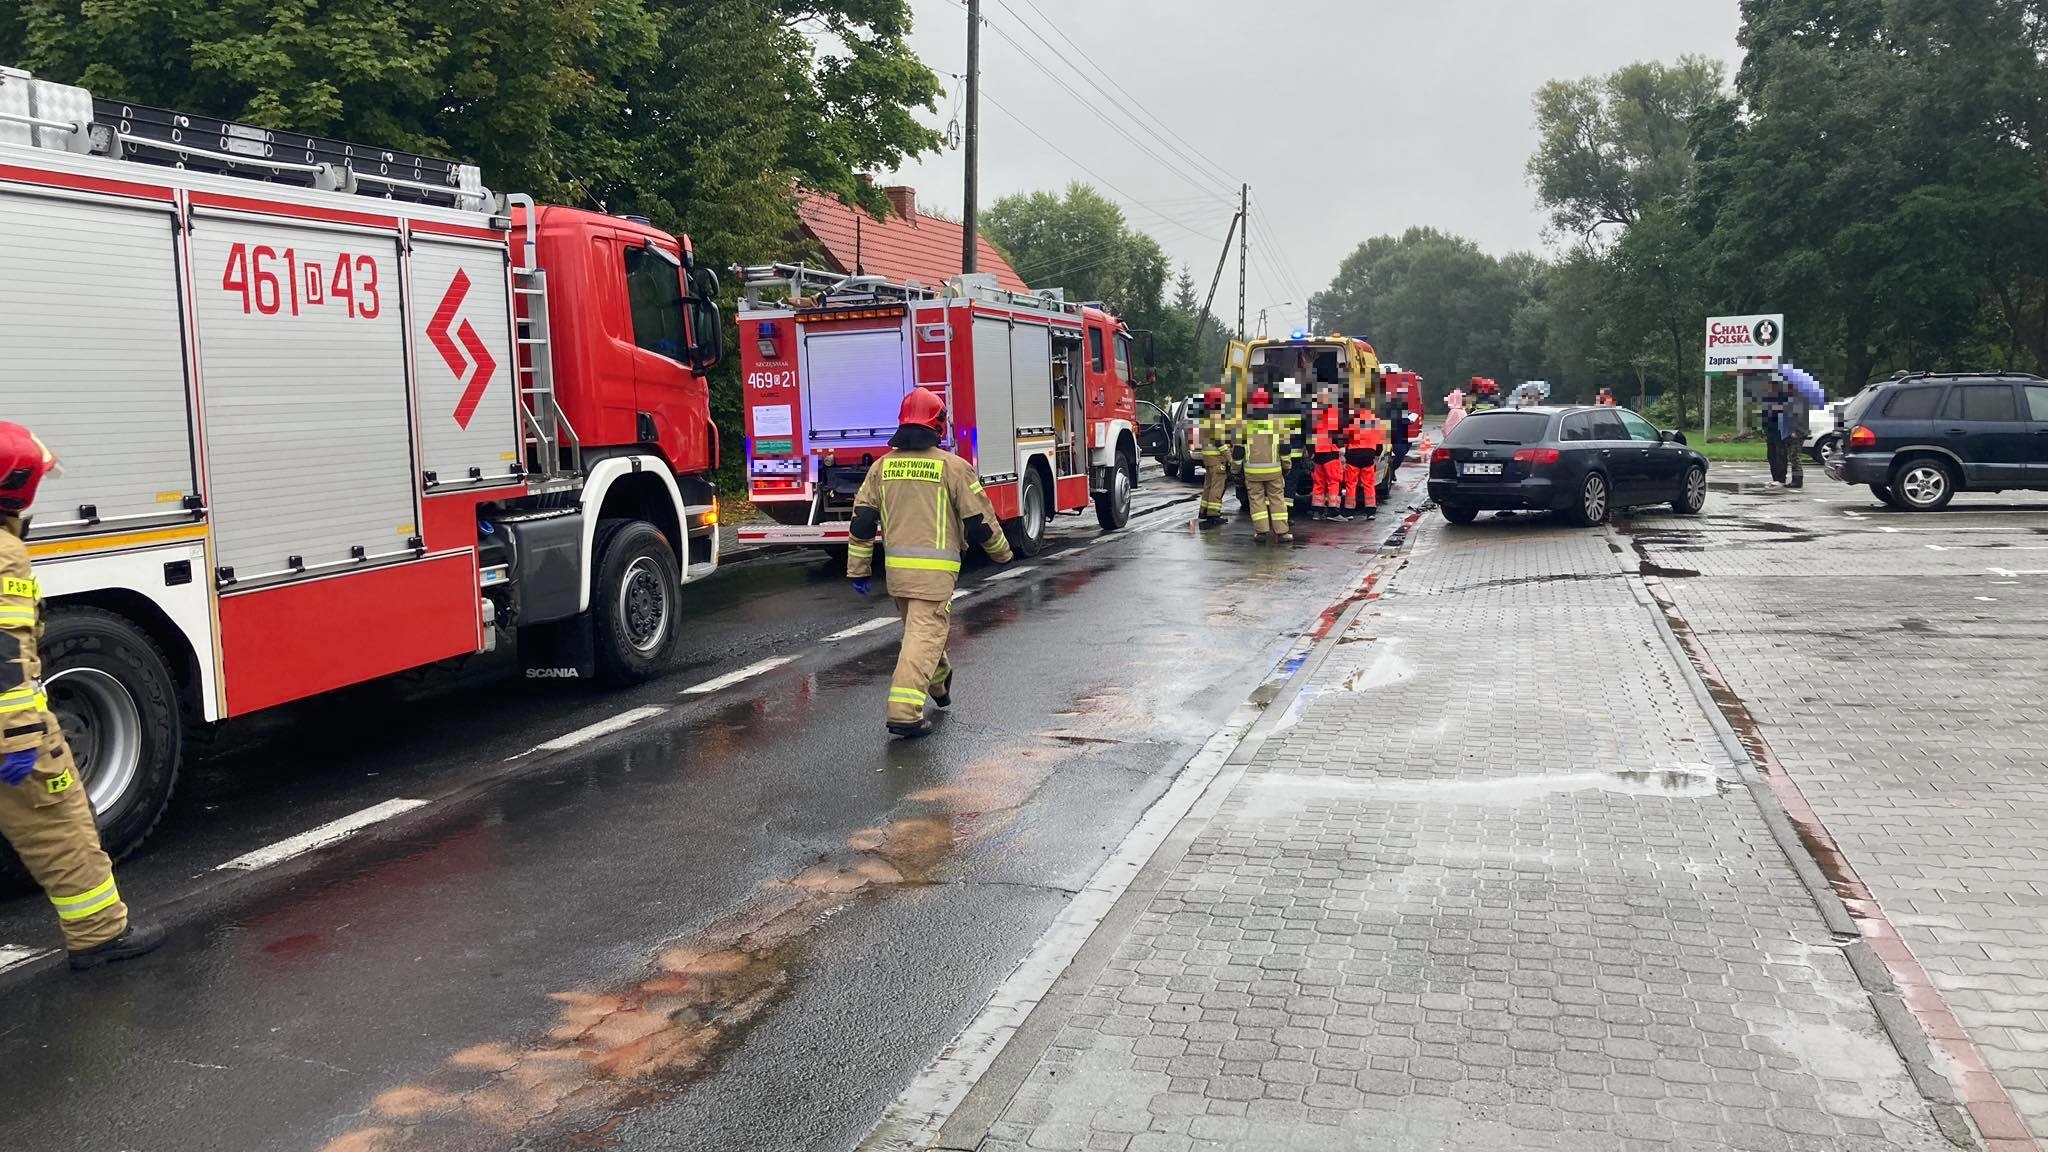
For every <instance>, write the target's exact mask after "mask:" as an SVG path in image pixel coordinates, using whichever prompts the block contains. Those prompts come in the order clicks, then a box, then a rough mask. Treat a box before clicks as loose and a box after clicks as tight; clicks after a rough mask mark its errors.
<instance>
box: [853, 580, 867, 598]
mask: <svg viewBox="0 0 2048 1152" xmlns="http://www.w3.org/2000/svg"><path fill="white" fill-rule="evenodd" d="M853 594H854V595H855V596H859V597H860V598H861V599H863V600H865V599H867V595H868V578H867V577H865V576H858V577H855V578H854V581H853Z"/></svg>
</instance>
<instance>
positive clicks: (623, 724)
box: [533, 705, 668, 752]
mask: <svg viewBox="0 0 2048 1152" xmlns="http://www.w3.org/2000/svg"><path fill="white" fill-rule="evenodd" d="M666 711H668V709H666V708H656V707H654V706H652V705H649V706H648V707H645V708H634V709H631V710H629V711H626V712H621V713H619V714H618V715H617V716H613V717H612V718H611V719H609V720H599V721H598V722H597V723H595V724H586V725H584V726H583V727H581V728H578V729H577V730H575V731H574V732H565V733H563V734H562V735H560V736H557V737H555V738H554V739H553V740H550V741H548V742H547V743H545V744H536V745H534V746H533V750H534V751H535V752H560V751H561V750H562V749H564V748H574V747H575V746H577V745H578V744H588V743H590V742H591V741H592V740H595V739H597V738H598V737H599V736H609V735H611V734H612V733H614V732H617V731H618V730H619V729H621V728H631V727H632V726H633V725H635V724H638V723H639V722H641V721H642V720H646V719H649V718H651V717H655V716H659V715H661V714H662V713H663V712H666Z"/></svg>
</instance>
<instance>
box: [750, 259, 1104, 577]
mask: <svg viewBox="0 0 2048 1152" xmlns="http://www.w3.org/2000/svg"><path fill="white" fill-rule="evenodd" d="M736 271H737V273H738V274H739V276H740V277H741V281H742V283H743V284H744V286H745V288H746V294H745V297H744V298H743V299H742V301H741V303H740V315H739V321H740V363H741V366H742V368H743V376H744V382H745V388H746V419H747V425H746V427H747V481H748V495H749V496H750V497H751V498H752V500H753V502H754V506H755V507H757V508H759V509H761V510H762V511H763V512H765V513H767V515H768V516H769V517H770V518H771V519H772V520H773V521H774V523H773V524H748V525H743V526H741V527H740V528H739V529H738V532H737V535H738V538H739V539H740V540H741V541H743V542H748V543H756V544H760V545H764V546H788V547H813V548H818V547H822V548H826V549H828V550H834V551H836V550H838V549H843V548H844V547H845V544H846V534H847V524H848V521H849V520H850V519H851V517H852V515H853V498H854V495H855V493H857V492H858V491H859V490H860V484H861V480H862V478H863V477H865V476H866V475H867V469H868V466H869V465H871V464H873V463H874V462H875V461H876V460H877V459H879V458H880V457H881V456H882V455H883V454H884V453H886V452H887V451H888V442H889V437H890V436H891V435H892V434H894V432H895V431H896V412H897V409H898V408H899V407H900V406H901V405H902V403H903V397H904V396H906V395H908V394H909V392H910V389H912V388H929V389H931V390H933V391H934V392H937V393H938V394H939V395H940V396H941V397H943V398H944V399H945V401H946V407H947V411H948V413H949V414H950V419H949V421H948V430H949V431H948V435H949V439H948V442H947V444H946V447H947V449H948V450H949V451H953V452H956V453H958V454H960V455H961V456H962V457H964V458H966V459H967V460H968V461H969V462H970V463H972V464H974V465H975V469H976V471H977V472H979V473H980V475H981V480H982V484H983V486H984V487H985V488H986V489H987V491H988V495H989V500H990V501H991V502H992V503H993V504H994V505H995V509H996V515H997V516H998V517H1000V518H1001V519H1002V520H1003V526H1004V530H1005V531H1006V532H1007V533H1008V535H1009V537H1010V543H1011V545H1012V546H1013V547H1014V548H1015V549H1016V551H1017V552H1018V554H1020V555H1023V556H1031V555H1035V554H1036V553H1037V552H1038V550H1039V549H1040V547H1042V546H1043V544H1044V542H1045V531H1046V524H1047V521H1048V519H1049V518H1050V517H1051V516H1052V515H1053V514H1054V513H1058V512H1080V511H1083V510H1085V509H1087V508H1088V507H1089V505H1091V504H1092V505H1094V507H1095V514H1096V518H1097V519H1098V520H1099V521H1100V523H1101V524H1102V526H1103V528H1104V529H1106V530H1107V529H1115V528H1121V527H1123V526H1124V524H1125V523H1126V522H1128V521H1129V519H1130V514H1131V491H1132V489H1133V488H1134V487H1135V486H1136V484H1137V480H1138V438H1137V426H1136V420H1137V397H1136V393H1135V391H1134V389H1133V387H1132V377H1131V371H1132V364H1131V353H1132V348H1133V341H1132V338H1131V333H1130V331H1129V329H1127V328H1126V327H1125V326H1124V325H1123V323H1122V322H1121V321H1119V320H1117V318H1116V317H1114V316H1111V315H1110V314H1109V313H1108V312H1105V311H1104V310H1103V309H1102V308H1100V307H1098V306H1096V305H1092V304H1076V303H1070V302H1068V301H1066V300H1065V299H1063V298H1062V297H1061V295H1060V294H1059V293H1058V292H1045V291H1042V292H1035V293H1020V292H1009V291H1005V290H1003V289H1002V288H999V287H998V286H997V285H996V282H995V278H994V277H992V276H986V275H967V276H961V277H957V278H955V279H953V280H949V281H948V282H946V283H945V284H944V285H941V286H939V287H937V288H925V287H923V286H920V285H918V284H914V283H904V284H896V283H890V282H888V281H887V280H884V279H883V278H881V277H875V276H840V275H836V274H833V273H828V272H822V271H820V270H818V269H815V268H804V267H801V266H793V265H786V264H777V265H768V266H761V267H752V268H741V269H737V270H736ZM764 296H765V298H764ZM885 546H886V545H885Z"/></svg>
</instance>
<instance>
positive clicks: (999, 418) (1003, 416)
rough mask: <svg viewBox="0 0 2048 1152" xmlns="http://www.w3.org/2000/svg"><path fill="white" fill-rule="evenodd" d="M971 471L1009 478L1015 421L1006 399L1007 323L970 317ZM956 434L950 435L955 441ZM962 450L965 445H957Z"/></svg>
mask: <svg viewBox="0 0 2048 1152" xmlns="http://www.w3.org/2000/svg"><path fill="white" fill-rule="evenodd" d="M974 436H975V444H974V449H975V452H976V453H977V454H978V456H977V459H976V461H975V471H976V472H979V473H980V474H981V475H983V476H1009V475H1013V474H1015V473H1016V471H1017V420H1016V414H1015V412H1014V411H1013V409H1012V406H1011V396H1010V322H1009V321H1008V320H1004V319H1000V318H998V317H993V316H976V317H975V318H974ZM959 438H960V437H959V434H958V433H957V432H956V433H955V434H954V439H955V441H958V440H959ZM961 447H962V448H963V449H964V448H965V447H967V446H966V445H964V444H963V445H961Z"/></svg>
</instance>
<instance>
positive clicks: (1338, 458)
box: [1196, 386, 1387, 544]
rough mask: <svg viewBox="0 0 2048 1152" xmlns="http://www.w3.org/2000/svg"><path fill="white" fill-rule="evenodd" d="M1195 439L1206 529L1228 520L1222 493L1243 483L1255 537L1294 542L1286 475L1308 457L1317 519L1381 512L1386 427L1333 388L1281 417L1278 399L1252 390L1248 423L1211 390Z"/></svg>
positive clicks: (1217, 391)
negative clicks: (1275, 401)
mask: <svg viewBox="0 0 2048 1152" xmlns="http://www.w3.org/2000/svg"><path fill="white" fill-rule="evenodd" d="M1196 436H1197V438H1198V439H1199V440H1200V442H1201V450H1202V501H1201V504H1200V506H1199V516H1200V523H1201V525H1202V527H1204V528H1214V527H1216V526H1217V525H1219V524H1222V523H1223V493H1224V491H1225V490H1226V489H1227V488H1228V487H1229V486H1230V483H1231V481H1232V480H1242V481H1243V484H1244V506H1245V507H1244V510H1245V511H1246V512H1247V513H1249V514H1250V515H1251V520H1252V539H1253V540H1254V541H1256V542H1265V541H1267V540H1271V541H1274V542H1276V543H1280V544H1287V543H1291V542H1292V541H1293V540H1294V533H1293V531H1292V530H1291V529H1290V528H1289V526H1288V521H1287V514H1288V496H1287V474H1288V472H1290V471H1291V470H1293V468H1294V466H1295V464H1296V462H1297V461H1299V460H1301V459H1302V458H1303V457H1306V458H1307V460H1308V461H1309V464H1310V466H1311V468H1310V474H1309V475H1310V481H1309V504H1310V508H1311V515H1312V516H1313V518H1315V519H1317V520H1350V519H1352V518H1353V517H1354V516H1355V515H1357V514H1360V513H1363V514H1364V515H1365V516H1367V517H1371V516H1373V515H1375V514H1376V513H1377V511H1378V504H1379V475H1378V463H1379V456H1380V450H1381V449H1382V448H1384V447H1385V446H1386V443H1387V425H1386V423H1385V422H1384V421H1382V420H1381V419H1380V417H1379V414H1378V413H1376V412H1374V411H1373V410H1372V408H1371V407H1370V406H1368V405H1366V404H1362V403H1346V402H1344V401H1343V400H1340V399H1338V398H1337V396H1336V395H1335V394H1334V392H1333V391H1332V390H1331V389H1330V388H1329V387H1328V386H1324V387H1323V388H1322V390H1321V391H1319V392H1317V393H1316V396H1315V398H1314V400H1313V401H1311V402H1310V403H1309V405H1308V407H1307V410H1306V411H1305V412H1276V411H1275V410H1274V405H1273V397H1272V395H1271V394H1270V393H1268V392H1267V391H1266V389H1264V388H1256V389H1253V391H1252V394H1251V396H1250V397H1249V398H1248V399H1247V401H1246V404H1245V414H1244V416H1243V417H1241V418H1240V417H1237V416H1234V415H1232V414H1231V413H1230V411H1229V399H1228V397H1226V396H1225V395H1224V393H1223V389H1221V388H1211V389H1209V391H1208V392H1207V393H1205V394H1203V396H1202V418H1201V420H1200V421H1199V422H1198V424H1197V426H1196Z"/></svg>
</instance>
